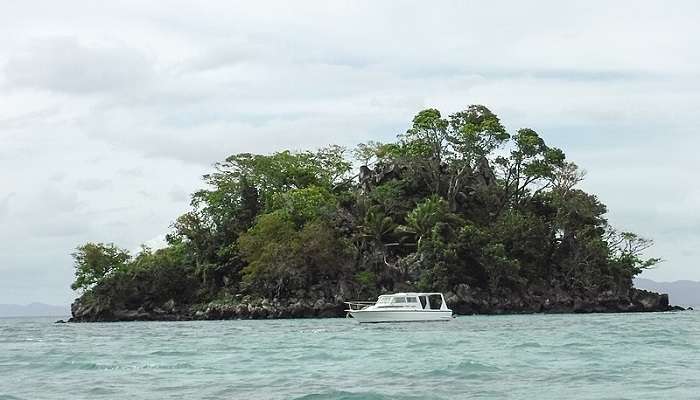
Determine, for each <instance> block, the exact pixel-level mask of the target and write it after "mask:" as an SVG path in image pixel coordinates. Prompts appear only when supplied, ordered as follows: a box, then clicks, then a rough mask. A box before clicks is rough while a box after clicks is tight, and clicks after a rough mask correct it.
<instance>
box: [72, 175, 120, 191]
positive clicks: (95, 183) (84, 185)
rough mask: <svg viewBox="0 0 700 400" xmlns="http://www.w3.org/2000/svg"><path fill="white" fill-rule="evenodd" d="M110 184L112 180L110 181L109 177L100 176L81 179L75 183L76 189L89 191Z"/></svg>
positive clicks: (103, 187)
mask: <svg viewBox="0 0 700 400" xmlns="http://www.w3.org/2000/svg"><path fill="white" fill-rule="evenodd" d="M111 186H112V181H110V180H109V179H100V178H88V179H81V180H79V181H78V182H77V183H76V184H75V187H76V189H78V190H86V191H90V192H91V191H95V190H102V189H107V188H109V187H111Z"/></svg>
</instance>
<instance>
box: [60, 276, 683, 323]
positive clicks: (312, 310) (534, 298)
mask: <svg viewBox="0 0 700 400" xmlns="http://www.w3.org/2000/svg"><path fill="white" fill-rule="evenodd" d="M445 299H446V301H447V304H448V305H449V306H450V307H451V308H452V310H453V311H454V312H455V314H457V315H472V314H484V315H498V314H534V313H622V312H662V311H681V310H684V309H683V308H682V307H678V306H671V305H669V300H668V295H667V294H659V293H654V292H650V291H646V290H640V289H634V288H633V289H631V290H630V291H629V293H625V294H615V293H613V292H604V293H598V294H595V295H591V294H588V295H586V294H571V293H567V292H564V291H549V292H546V293H537V292H531V293H527V294H525V295H522V294H513V293H501V294H500V295H499V296H491V295H489V294H487V293H484V292H482V291H479V290H473V289H470V288H469V287H468V286H467V285H459V286H457V287H456V288H455V290H454V291H452V292H446V293H445ZM344 309H345V307H344V304H343V299H341V298H333V299H329V298H325V297H321V298H318V299H317V300H315V301H312V300H307V299H288V300H284V301H281V300H278V299H273V300H268V299H260V298H251V297H249V296H238V298H236V299H235V300H233V301H230V302H212V303H208V304H195V305H184V304H183V305H178V304H176V303H175V301H174V300H169V301H167V302H165V303H163V304H160V305H155V304H144V305H141V306H140V307H138V308H137V309H127V308H112V307H104V306H101V305H99V304H89V303H88V304H84V303H83V302H82V301H81V299H77V300H76V301H75V302H74V303H73V304H72V305H71V313H72V318H71V319H70V320H69V322H117V321H192V320H225V319H281V318H333V317H344V316H345V311H344Z"/></svg>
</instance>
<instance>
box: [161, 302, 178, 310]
mask: <svg viewBox="0 0 700 400" xmlns="http://www.w3.org/2000/svg"><path fill="white" fill-rule="evenodd" d="M161 308H162V309H163V310H164V311H166V312H169V313H171V312H173V311H174V310H175V300H173V299H170V300H168V301H166V302H165V303H163V306H162V307H161Z"/></svg>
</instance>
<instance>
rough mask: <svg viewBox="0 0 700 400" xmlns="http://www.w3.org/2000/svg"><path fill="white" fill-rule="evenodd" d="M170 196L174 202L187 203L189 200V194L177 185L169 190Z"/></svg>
mask: <svg viewBox="0 0 700 400" xmlns="http://www.w3.org/2000/svg"><path fill="white" fill-rule="evenodd" d="M168 198H169V199H170V201H173V202H178V203H187V202H188V200H189V194H188V193H187V192H186V191H184V190H182V188H180V187H177V186H176V187H174V188H172V189H171V190H170V191H169V192H168Z"/></svg>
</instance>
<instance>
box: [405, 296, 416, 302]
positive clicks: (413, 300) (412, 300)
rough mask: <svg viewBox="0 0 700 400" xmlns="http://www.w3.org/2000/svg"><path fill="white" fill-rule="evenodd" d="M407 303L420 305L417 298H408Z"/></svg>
mask: <svg viewBox="0 0 700 400" xmlns="http://www.w3.org/2000/svg"><path fill="white" fill-rule="evenodd" d="M406 303H418V300H417V299H416V298H415V297H406Z"/></svg>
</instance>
